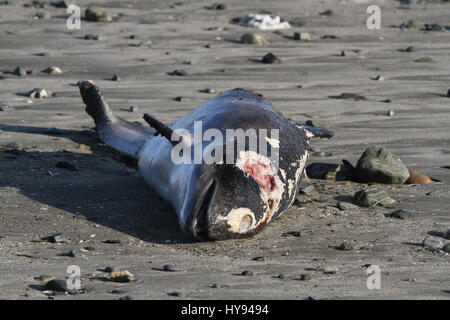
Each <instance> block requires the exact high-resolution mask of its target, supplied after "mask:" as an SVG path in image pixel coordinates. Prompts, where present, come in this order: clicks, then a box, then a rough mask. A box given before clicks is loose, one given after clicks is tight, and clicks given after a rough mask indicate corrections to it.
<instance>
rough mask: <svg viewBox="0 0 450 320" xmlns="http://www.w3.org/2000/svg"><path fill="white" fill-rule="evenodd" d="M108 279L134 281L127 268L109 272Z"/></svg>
mask: <svg viewBox="0 0 450 320" xmlns="http://www.w3.org/2000/svg"><path fill="white" fill-rule="evenodd" d="M109 280H111V281H113V282H123V283H126V282H132V281H136V278H135V277H134V275H132V274H131V273H130V272H129V271H128V270H124V271H117V272H111V273H110V274H109Z"/></svg>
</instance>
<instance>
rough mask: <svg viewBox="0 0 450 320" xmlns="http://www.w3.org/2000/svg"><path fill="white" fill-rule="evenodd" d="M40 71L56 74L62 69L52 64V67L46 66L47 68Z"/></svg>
mask: <svg viewBox="0 0 450 320" xmlns="http://www.w3.org/2000/svg"><path fill="white" fill-rule="evenodd" d="M42 72H45V73H48V74H52V75H56V74H61V73H62V71H61V69H60V68H58V67H55V66H52V67H48V68H47V69H45V70H43V71H42Z"/></svg>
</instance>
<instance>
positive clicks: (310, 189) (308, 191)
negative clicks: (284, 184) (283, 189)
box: [300, 184, 315, 195]
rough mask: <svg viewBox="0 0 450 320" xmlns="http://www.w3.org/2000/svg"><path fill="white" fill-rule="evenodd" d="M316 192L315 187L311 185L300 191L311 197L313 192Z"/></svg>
mask: <svg viewBox="0 0 450 320" xmlns="http://www.w3.org/2000/svg"><path fill="white" fill-rule="evenodd" d="M314 190H315V188H314V186H313V185H312V184H309V185H307V186H304V187H302V188H301V189H300V192H301V193H303V194H306V195H309V194H310V193H311V192H313V191H314Z"/></svg>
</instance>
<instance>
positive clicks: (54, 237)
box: [43, 233, 69, 243]
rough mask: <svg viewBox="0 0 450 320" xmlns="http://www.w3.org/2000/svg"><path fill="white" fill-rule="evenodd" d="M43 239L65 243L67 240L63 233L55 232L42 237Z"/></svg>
mask: <svg viewBox="0 0 450 320" xmlns="http://www.w3.org/2000/svg"><path fill="white" fill-rule="evenodd" d="M43 239H44V240H47V241H49V242H52V243H66V242H69V241H68V240H67V239H66V238H65V237H64V236H63V235H62V233H56V234H52V235H50V236H47V237H44V238H43Z"/></svg>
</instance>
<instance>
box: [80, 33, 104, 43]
mask: <svg viewBox="0 0 450 320" xmlns="http://www.w3.org/2000/svg"><path fill="white" fill-rule="evenodd" d="M105 39H106V38H105V37H102V36H100V35H98V34H86V35H85V36H84V40H97V41H99V40H105Z"/></svg>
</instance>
